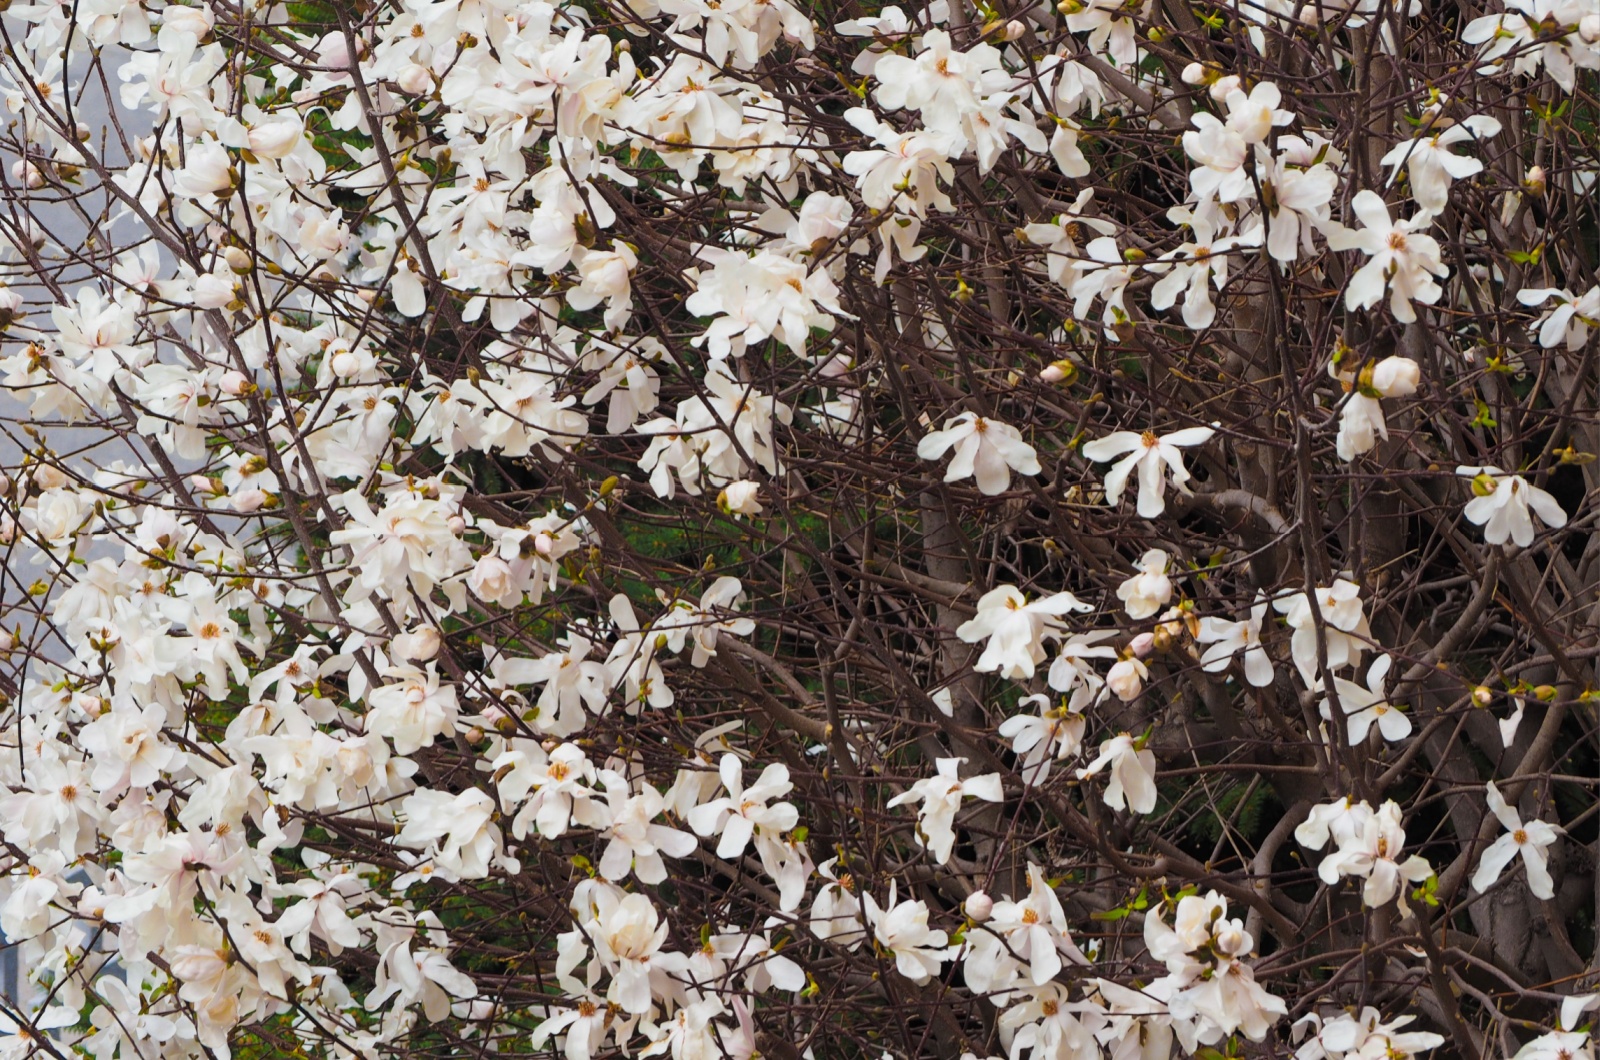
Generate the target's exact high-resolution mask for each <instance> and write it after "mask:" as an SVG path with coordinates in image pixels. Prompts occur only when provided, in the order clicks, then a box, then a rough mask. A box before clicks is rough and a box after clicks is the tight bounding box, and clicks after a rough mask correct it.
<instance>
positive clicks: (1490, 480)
mask: <svg viewBox="0 0 1600 1060" xmlns="http://www.w3.org/2000/svg"><path fill="white" fill-rule="evenodd" d="M1494 493H1495V482H1494V476H1493V475H1491V474H1489V473H1488V472H1487V471H1480V472H1478V474H1477V475H1476V476H1475V477H1474V478H1473V480H1472V495H1473V496H1475V497H1493V496H1494Z"/></svg>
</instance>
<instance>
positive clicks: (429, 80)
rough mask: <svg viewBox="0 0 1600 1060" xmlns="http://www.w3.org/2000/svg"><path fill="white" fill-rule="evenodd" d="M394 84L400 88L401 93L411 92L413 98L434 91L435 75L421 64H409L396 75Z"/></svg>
mask: <svg viewBox="0 0 1600 1060" xmlns="http://www.w3.org/2000/svg"><path fill="white" fill-rule="evenodd" d="M394 82H395V84H397V85H399V86H400V91H402V92H409V93H411V94H412V95H413V96H420V95H422V94H423V93H424V92H431V91H433V74H432V73H430V72H429V71H428V68H427V67H426V66H423V65H421V64H420V63H407V64H406V65H405V66H403V67H401V68H400V72H399V73H398V74H397V75H395V79H394Z"/></svg>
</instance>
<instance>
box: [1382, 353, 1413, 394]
mask: <svg viewBox="0 0 1600 1060" xmlns="http://www.w3.org/2000/svg"><path fill="white" fill-rule="evenodd" d="M1421 382H1422V369H1421V368H1419V367H1418V366H1417V362H1416V361H1413V360H1412V359H1411V358H1409V357H1385V358H1384V359H1383V360H1381V361H1379V362H1378V363H1377V364H1375V365H1373V366H1372V389H1374V390H1376V391H1377V392H1378V393H1379V394H1380V395H1382V396H1383V397H1386V398H1396V397H1410V396H1411V395H1412V394H1415V393H1416V392H1417V385H1418V384H1419V383H1421Z"/></svg>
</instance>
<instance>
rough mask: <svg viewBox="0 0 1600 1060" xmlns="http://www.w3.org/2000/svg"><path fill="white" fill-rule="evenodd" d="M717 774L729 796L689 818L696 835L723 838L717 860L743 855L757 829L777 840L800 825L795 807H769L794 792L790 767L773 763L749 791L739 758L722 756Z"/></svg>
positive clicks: (691, 813) (779, 804)
mask: <svg viewBox="0 0 1600 1060" xmlns="http://www.w3.org/2000/svg"><path fill="white" fill-rule="evenodd" d="M718 772H719V773H720V774H721V776H722V786H723V787H724V788H725V789H726V790H727V792H728V794H726V795H724V796H723V797H722V798H718V799H712V800H711V801H710V802H707V803H704V804H703V805H700V806H696V807H695V808H694V809H692V810H690V811H689V814H688V821H689V827H690V828H693V829H694V830H695V834H696V835H702V836H709V835H719V834H720V835H721V837H722V838H721V839H720V840H718V842H717V857H719V858H736V857H738V856H739V855H741V854H743V853H744V852H745V848H746V847H748V846H749V845H750V840H751V839H752V838H753V837H754V836H755V835H756V830H757V829H758V828H759V829H761V830H762V832H764V833H766V834H767V835H769V836H773V837H775V836H777V835H778V834H780V833H783V832H787V831H789V830H790V829H792V828H794V826H795V825H797V824H799V823H800V811H798V810H796V809H795V807H794V804H793V803H788V802H777V803H773V804H772V805H770V806H769V805H767V803H768V801H769V800H771V799H776V798H778V797H779V796H781V795H786V794H788V793H789V792H790V791H793V790H794V785H793V784H792V783H790V781H789V767H788V766H786V765H784V764H783V763H781V762H774V763H773V764H772V765H770V766H767V768H766V769H763V770H762V771H761V776H760V777H758V778H757V779H756V782H755V783H754V784H752V785H750V786H749V787H748V788H747V787H745V786H744V763H742V762H740V761H739V757H738V756H737V755H733V754H725V755H723V756H722V762H721V763H720V764H719V766H718Z"/></svg>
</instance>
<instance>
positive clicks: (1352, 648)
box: [1272, 578, 1372, 686]
mask: <svg viewBox="0 0 1600 1060" xmlns="http://www.w3.org/2000/svg"><path fill="white" fill-rule="evenodd" d="M1314 595H1315V597H1316V608H1317V610H1318V611H1319V612H1320V613H1321V616H1322V630H1323V633H1324V634H1325V635H1326V639H1325V640H1324V641H1323V642H1322V643H1323V645H1324V648H1325V650H1326V652H1327V662H1328V669H1329V670H1330V671H1332V670H1338V669H1340V668H1341V667H1345V666H1359V665H1360V664H1361V653H1362V651H1363V650H1364V649H1365V647H1366V642H1367V640H1369V639H1370V638H1371V636H1372V631H1371V630H1370V629H1368V628H1367V618H1366V615H1364V614H1363V613H1362V609H1361V586H1359V585H1357V584H1356V583H1355V582H1352V581H1350V580H1349V579H1347V578H1335V579H1334V581H1333V584H1332V585H1331V586H1319V587H1318V588H1317V589H1316V590H1315V593H1314ZM1272 607H1273V609H1274V610H1275V611H1277V612H1278V613H1279V614H1281V615H1282V616H1283V619H1284V621H1285V622H1287V623H1288V624H1289V628H1290V629H1292V630H1294V636H1293V637H1291V638H1290V641H1289V654H1290V655H1291V656H1292V657H1293V659H1294V664H1295V667H1296V668H1297V669H1298V670H1299V671H1300V676H1301V678H1302V679H1303V680H1304V681H1305V683H1306V685H1307V686H1314V685H1316V684H1317V681H1318V678H1317V647H1318V638H1317V623H1316V619H1315V618H1313V617H1312V611H1311V608H1312V602H1311V600H1310V598H1308V597H1307V596H1306V594H1305V593H1290V594H1288V595H1285V596H1280V597H1278V598H1277V599H1275V600H1273V601H1272Z"/></svg>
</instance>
